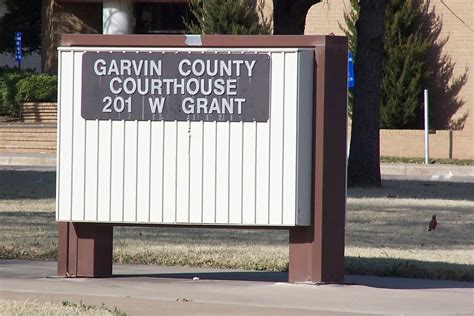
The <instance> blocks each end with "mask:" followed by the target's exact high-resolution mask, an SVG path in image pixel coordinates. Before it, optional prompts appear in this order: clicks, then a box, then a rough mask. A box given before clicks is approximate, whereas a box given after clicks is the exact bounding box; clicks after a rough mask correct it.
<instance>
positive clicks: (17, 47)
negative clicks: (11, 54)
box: [15, 32, 23, 62]
mask: <svg viewBox="0 0 474 316" xmlns="http://www.w3.org/2000/svg"><path fill="white" fill-rule="evenodd" d="M22 58H23V55H22V52H21V32H16V33H15V59H16V61H17V62H21V60H22Z"/></svg>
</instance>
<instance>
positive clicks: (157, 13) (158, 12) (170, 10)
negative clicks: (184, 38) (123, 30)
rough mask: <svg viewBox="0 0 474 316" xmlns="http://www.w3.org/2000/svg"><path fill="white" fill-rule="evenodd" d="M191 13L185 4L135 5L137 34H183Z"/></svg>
mask: <svg viewBox="0 0 474 316" xmlns="http://www.w3.org/2000/svg"><path fill="white" fill-rule="evenodd" d="M190 17H191V12H190V11H189V5H188V4H187V3H185V2H174V3H141V2H139V3H135V19H136V26H135V33H137V34H183V33H186V26H185V25H184V22H183V20H184V21H189V19H190Z"/></svg>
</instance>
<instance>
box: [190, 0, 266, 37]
mask: <svg viewBox="0 0 474 316" xmlns="http://www.w3.org/2000/svg"><path fill="white" fill-rule="evenodd" d="M189 5H190V10H191V13H192V15H193V17H194V19H195V21H191V22H189V23H187V22H185V24H186V27H187V28H188V31H189V32H191V33H195V34H233V35H253V34H270V31H271V28H270V22H269V21H268V19H266V18H265V17H264V16H263V6H264V2H263V1H259V3H258V5H256V4H255V1H252V0H191V1H190V3H189Z"/></svg>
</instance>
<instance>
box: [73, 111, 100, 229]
mask: <svg viewBox="0 0 474 316" xmlns="http://www.w3.org/2000/svg"><path fill="white" fill-rule="evenodd" d="M85 132H86V135H85V137H86V146H85V159H86V160H85V164H84V167H85V173H84V174H85V177H86V178H85V184H84V218H81V219H83V220H86V221H94V220H97V170H98V165H97V164H98V160H97V157H98V151H97V148H98V145H99V143H98V141H99V121H97V120H95V121H86V126H85ZM78 220H79V219H78Z"/></svg>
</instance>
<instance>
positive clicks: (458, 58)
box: [305, 0, 474, 159]
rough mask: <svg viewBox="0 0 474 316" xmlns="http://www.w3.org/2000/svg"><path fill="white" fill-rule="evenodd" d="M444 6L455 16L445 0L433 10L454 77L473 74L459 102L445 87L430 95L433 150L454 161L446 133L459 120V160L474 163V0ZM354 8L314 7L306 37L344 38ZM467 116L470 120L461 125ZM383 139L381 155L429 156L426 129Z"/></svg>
mask: <svg viewBox="0 0 474 316" xmlns="http://www.w3.org/2000/svg"><path fill="white" fill-rule="evenodd" d="M443 2H444V3H445V4H446V5H447V6H448V7H449V8H450V9H451V10H452V11H453V12H454V13H452V12H450V11H449V9H448V8H446V6H444V5H443V3H442V2H441V1H440V0H431V2H430V10H433V12H434V14H435V15H436V16H439V17H440V19H441V22H442V30H441V33H440V35H439V39H440V40H442V39H446V38H449V39H448V41H447V42H446V44H445V45H444V47H443V49H442V51H441V53H442V54H444V55H446V56H449V57H450V58H451V60H452V62H453V64H454V68H453V74H452V77H451V78H456V77H458V76H461V75H462V74H464V73H465V70H466V68H467V69H468V73H467V80H466V83H465V84H464V85H463V86H462V87H461V89H460V91H459V92H458V93H457V94H456V95H455V96H454V101H455V102H452V101H453V98H452V97H450V96H449V93H448V91H446V89H445V88H446V87H444V86H442V87H438V89H434V88H431V89H430V91H429V95H430V128H433V129H437V131H436V133H435V134H431V135H430V142H431V148H430V152H431V154H432V155H433V157H434V158H447V157H448V150H449V146H448V145H449V134H450V132H449V131H448V130H445V129H448V128H449V127H448V125H449V123H450V122H451V124H452V123H456V122H457V123H458V124H457V125H458V127H457V128H461V130H458V131H454V132H452V142H451V144H452V150H453V158H464V159H474V1H473V0H444V1H443ZM349 8H350V4H349V0H338V1H334V0H324V1H322V2H320V3H318V4H316V5H314V6H313V7H312V8H311V9H310V10H309V12H308V15H307V17H306V30H305V34H329V33H334V34H336V35H343V32H342V31H341V29H340V27H339V25H338V23H340V24H344V17H343V13H344V10H348V9H349ZM461 20H462V21H464V22H465V23H466V24H467V26H466V25H465V24H463V22H462V21H461ZM432 80H435V78H432ZM356 84H357V83H356ZM448 100H449V101H448ZM457 105H460V106H459V107H458V106H457ZM463 117H464V118H465V120H464V121H462V120H461V121H458V120H459V119H460V118H461V119H462V118H463ZM455 125H456V124H455ZM380 136H381V154H382V155H384V156H406V157H409V156H414V157H422V156H423V151H424V147H423V146H424V145H423V140H424V136H423V131H406V130H390V131H388V130H382V131H381V132H380Z"/></svg>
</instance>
